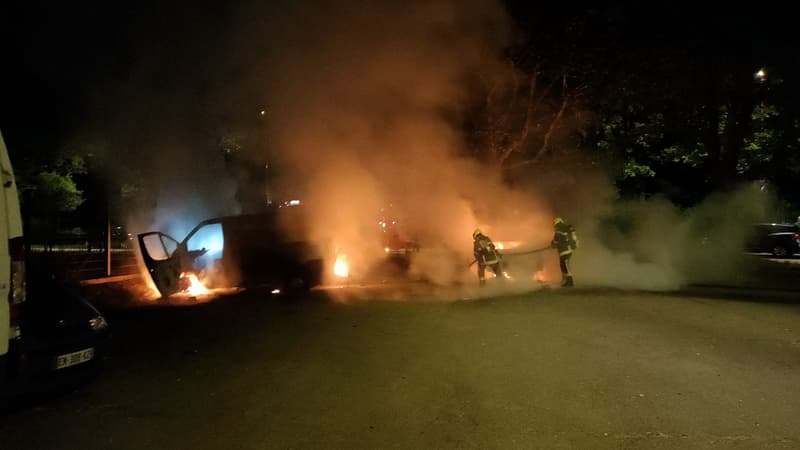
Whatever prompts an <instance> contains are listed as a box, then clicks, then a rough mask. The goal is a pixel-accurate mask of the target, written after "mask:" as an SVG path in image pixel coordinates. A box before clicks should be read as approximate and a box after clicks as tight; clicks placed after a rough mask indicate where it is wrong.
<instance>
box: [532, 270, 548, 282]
mask: <svg viewBox="0 0 800 450" xmlns="http://www.w3.org/2000/svg"><path fill="white" fill-rule="evenodd" d="M533 280H534V281H536V282H538V283H547V277H546V276H545V273H544V270H540V271H538V272H536V273H534V274H533Z"/></svg>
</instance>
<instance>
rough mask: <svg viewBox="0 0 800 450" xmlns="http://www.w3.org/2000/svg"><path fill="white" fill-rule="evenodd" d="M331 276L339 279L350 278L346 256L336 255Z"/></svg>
mask: <svg viewBox="0 0 800 450" xmlns="http://www.w3.org/2000/svg"><path fill="white" fill-rule="evenodd" d="M333 274H334V275H336V276H337V277H339V278H347V277H348V276H350V265H349V264H348V263H347V255H345V254H344V253H339V254H338V255H336V262H335V263H334V264H333Z"/></svg>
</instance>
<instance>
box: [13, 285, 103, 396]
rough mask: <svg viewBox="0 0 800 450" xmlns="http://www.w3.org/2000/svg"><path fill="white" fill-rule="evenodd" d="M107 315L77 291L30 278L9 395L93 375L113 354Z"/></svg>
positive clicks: (79, 380) (62, 383)
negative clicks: (110, 349) (107, 357)
mask: <svg viewBox="0 0 800 450" xmlns="http://www.w3.org/2000/svg"><path fill="white" fill-rule="evenodd" d="M110 340H111V332H110V330H109V327H108V323H107V322H106V319H105V317H103V315H102V314H100V313H99V312H98V311H97V309H95V308H94V306H92V305H91V304H90V303H89V302H88V301H87V300H85V299H84V298H83V297H82V296H81V295H80V294H79V293H78V292H77V291H74V290H72V289H70V288H67V287H65V286H64V285H61V284H59V283H57V282H55V281H53V280H52V279H50V278H48V277H41V278H39V277H37V278H36V279H35V280H31V279H30V278H29V281H28V295H27V301H26V302H25V306H24V312H23V322H22V339H21V340H20V342H19V343H18V344H19V345H17V346H15V348H14V349H13V354H11V355H10V357H9V360H8V362H9V367H7V369H8V370H7V373H6V380H5V382H4V383H0V384H2V386H3V389H2V391H3V392H2V394H3V396H8V397H13V396H17V395H19V394H29V393H41V392H46V391H50V390H52V389H56V388H60V387H65V386H70V385H75V384H77V383H81V382H83V381H86V380H88V379H89V378H91V377H92V376H93V375H95V374H96V373H97V372H98V370H99V369H100V367H101V366H102V360H103V359H104V358H105V357H106V356H107V354H108V350H109V346H110Z"/></svg>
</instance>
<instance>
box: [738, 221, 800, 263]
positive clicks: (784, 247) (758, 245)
mask: <svg viewBox="0 0 800 450" xmlns="http://www.w3.org/2000/svg"><path fill="white" fill-rule="evenodd" d="M747 250H748V251H751V252H758V253H772V254H773V255H774V256H775V257H778V258H785V257H787V256H791V255H794V254H796V253H800V228H799V227H798V226H797V225H795V224H776V223H759V224H755V225H753V230H752V232H751V234H750V237H749V239H748V241H747Z"/></svg>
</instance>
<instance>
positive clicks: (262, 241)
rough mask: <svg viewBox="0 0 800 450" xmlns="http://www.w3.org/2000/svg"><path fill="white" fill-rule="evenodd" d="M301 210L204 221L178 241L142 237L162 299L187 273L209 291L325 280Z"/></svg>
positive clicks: (145, 258) (156, 234)
mask: <svg viewBox="0 0 800 450" xmlns="http://www.w3.org/2000/svg"><path fill="white" fill-rule="evenodd" d="M302 222H303V221H302V214H301V213H300V207H295V206H292V207H287V208H280V209H278V208H275V209H274V210H270V211H267V212H265V213H261V214H248V215H239V216H226V217H218V218H214V219H208V220H205V221H203V222H200V223H199V224H198V225H197V226H195V227H194V228H193V229H192V231H190V232H189V234H188V235H186V237H185V238H184V239H183V240H182V241H180V242H178V241H177V240H175V239H174V238H172V237H171V236H168V235H166V234H164V233H161V232H158V231H152V232H148V233H142V234H139V235H138V241H139V248H140V250H141V253H142V259H143V261H144V263H145V265H146V266H147V270H148V272H149V273H150V276H151V277H152V279H153V283H154V284H155V285H156V288H158V291H159V292H160V293H161V295H162V296H164V297H167V296H170V295H172V294H175V293H177V292H180V291H182V290H184V289H185V288H186V287H187V286H185V285H184V284H183V281H182V280H184V278H183V276H182V275H183V274H187V273H194V274H200V275H202V276H203V278H204V280H205V281H206V284H210V285H211V286H210V287H241V286H259V285H269V286H272V287H274V288H278V289H280V290H284V289H291V288H297V287H303V288H309V287H313V286H316V285H318V284H320V283H321V282H322V272H323V258H322V256H321V255H320V252H319V250H318V249H316V248H314V246H313V245H311V244H310V243H309V242H307V241H305V240H303V238H304V236H305V235H306V233H304V232H303V231H302Z"/></svg>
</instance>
